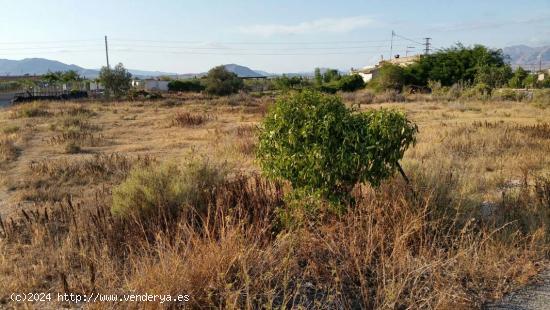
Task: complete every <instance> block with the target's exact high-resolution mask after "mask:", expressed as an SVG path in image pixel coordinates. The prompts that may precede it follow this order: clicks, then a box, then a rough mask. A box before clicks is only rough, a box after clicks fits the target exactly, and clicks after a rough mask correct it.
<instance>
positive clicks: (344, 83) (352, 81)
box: [338, 74, 365, 92]
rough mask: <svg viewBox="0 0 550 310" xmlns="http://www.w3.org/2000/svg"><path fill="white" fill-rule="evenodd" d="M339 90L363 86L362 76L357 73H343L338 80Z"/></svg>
mask: <svg viewBox="0 0 550 310" xmlns="http://www.w3.org/2000/svg"><path fill="white" fill-rule="evenodd" d="M338 84H339V90H341V91H345V92H352V91H356V90H359V89H361V88H363V87H365V82H363V78H362V77H361V76H360V75H358V74H350V75H344V76H342V78H340V80H339V81H338Z"/></svg>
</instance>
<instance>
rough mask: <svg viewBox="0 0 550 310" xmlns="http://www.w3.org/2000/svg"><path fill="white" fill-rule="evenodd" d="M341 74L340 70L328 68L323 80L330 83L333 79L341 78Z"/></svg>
mask: <svg viewBox="0 0 550 310" xmlns="http://www.w3.org/2000/svg"><path fill="white" fill-rule="evenodd" d="M340 78H341V75H340V72H338V70H336V69H327V70H326V71H325V73H324V74H323V82H324V83H330V82H333V81H338V80H340Z"/></svg>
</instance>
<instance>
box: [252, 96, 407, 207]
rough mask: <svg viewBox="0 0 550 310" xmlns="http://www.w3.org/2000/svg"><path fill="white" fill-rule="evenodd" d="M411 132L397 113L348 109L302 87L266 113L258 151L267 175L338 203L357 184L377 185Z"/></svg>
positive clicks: (336, 100) (333, 98)
mask: <svg viewBox="0 0 550 310" xmlns="http://www.w3.org/2000/svg"><path fill="white" fill-rule="evenodd" d="M416 132H417V127H416V125H414V124H412V123H411V122H410V121H409V120H408V119H407V118H406V117H405V116H404V115H403V113H401V112H397V111H393V110H385V109H381V110H371V111H368V112H365V113H352V111H351V110H349V109H348V108H347V107H346V106H345V105H344V104H343V103H342V101H341V99H340V98H339V97H336V96H330V95H323V94H321V93H318V92H314V91H303V92H301V93H295V94H291V95H289V96H286V97H283V98H281V99H279V100H278V101H277V102H276V104H275V105H274V107H273V108H272V110H271V111H270V112H269V113H268V115H267V117H266V118H265V119H264V121H263V125H262V130H261V132H260V135H259V145H258V152H257V155H258V158H259V161H260V165H261V168H262V170H263V171H264V172H265V173H266V174H267V175H268V176H270V177H273V178H283V179H286V180H289V181H290V182H291V183H292V185H293V187H294V188H296V189H302V190H306V191H309V192H318V193H320V194H321V195H322V196H323V197H324V198H327V199H329V200H331V201H335V202H339V201H340V200H342V199H348V198H349V194H350V192H351V190H352V188H353V186H354V185H355V184H357V183H358V182H365V181H367V182H369V183H371V184H373V185H375V186H376V185H378V184H380V182H381V181H382V180H383V179H384V178H387V177H389V176H390V175H392V174H393V172H394V170H395V169H396V168H397V166H398V161H399V160H400V159H401V158H402V157H403V154H404V152H405V150H406V149H407V148H408V146H409V145H410V144H411V143H414V142H415V134H416Z"/></svg>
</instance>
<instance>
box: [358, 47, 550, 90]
mask: <svg viewBox="0 0 550 310" xmlns="http://www.w3.org/2000/svg"><path fill="white" fill-rule="evenodd" d="M430 81H437V82H438V83H440V84H441V85H442V86H452V85H454V84H457V83H462V84H466V85H482V86H484V87H487V88H489V89H494V88H500V87H512V88H524V87H536V86H539V85H537V77H536V76H535V75H532V74H528V72H527V71H525V70H524V69H523V68H521V67H519V68H517V69H516V70H515V71H513V70H512V68H511V66H510V65H509V64H508V63H507V61H506V57H505V56H504V55H503V53H502V50H494V49H489V48H487V47H485V46H482V45H475V46H473V47H465V46H464V45H461V44H457V45H456V46H453V47H451V48H447V49H443V50H441V51H438V52H436V53H434V54H431V55H425V56H422V57H421V58H420V59H419V60H418V61H417V62H415V63H414V64H412V65H410V66H407V67H401V66H398V65H393V64H390V63H385V64H383V65H382V66H381V67H380V69H379V72H378V75H377V76H376V78H375V79H373V81H372V82H371V83H369V84H370V85H369V86H370V87H371V88H373V89H375V90H387V89H394V90H399V91H400V90H401V89H402V88H403V87H404V86H407V85H413V86H419V87H428V86H429V84H430ZM549 82H550V81H549ZM540 86H544V85H540Z"/></svg>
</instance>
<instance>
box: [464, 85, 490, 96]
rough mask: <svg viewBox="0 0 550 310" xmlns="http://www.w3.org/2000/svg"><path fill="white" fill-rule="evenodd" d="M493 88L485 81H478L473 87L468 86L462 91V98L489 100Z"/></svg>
mask: <svg viewBox="0 0 550 310" xmlns="http://www.w3.org/2000/svg"><path fill="white" fill-rule="evenodd" d="M491 91H492V89H491V88H490V87H489V86H488V85H487V84H484V83H478V84H476V85H475V86H473V87H468V88H466V89H464V91H463V92H462V96H461V97H462V98H466V99H475V100H487V99H489V98H490V97H491Z"/></svg>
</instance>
